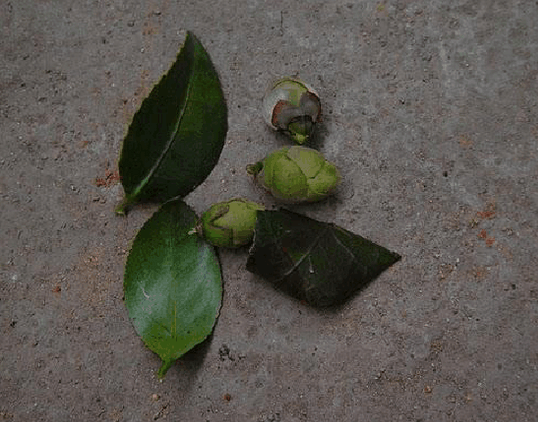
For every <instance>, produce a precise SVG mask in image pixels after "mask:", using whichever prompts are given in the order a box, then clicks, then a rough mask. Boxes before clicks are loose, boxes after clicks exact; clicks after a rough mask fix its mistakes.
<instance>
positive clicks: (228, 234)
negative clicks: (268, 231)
mask: <svg viewBox="0 0 538 422" xmlns="http://www.w3.org/2000/svg"><path fill="white" fill-rule="evenodd" d="M264 209H265V208H264V207H263V205H260V204H257V203H256V202H251V201H247V200H246V199H243V198H234V199H231V200H230V201H227V202H219V203H217V204H213V205H212V206H211V207H210V208H209V209H208V210H207V211H206V212H204V213H203V214H202V216H201V218H200V221H199V223H198V225H197V226H196V232H197V233H198V235H200V236H202V237H203V238H204V239H205V240H207V241H208V242H209V243H211V244H212V245H214V246H221V247H227V248H237V247H239V246H243V245H248V244H249V243H250V242H251V241H252V237H253V236H254V228H255V226H256V214H257V212H258V211H263V210H264Z"/></svg>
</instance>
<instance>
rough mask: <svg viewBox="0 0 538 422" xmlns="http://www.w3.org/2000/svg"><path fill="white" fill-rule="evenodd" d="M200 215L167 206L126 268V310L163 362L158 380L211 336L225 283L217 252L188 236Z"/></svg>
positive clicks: (177, 204)
mask: <svg viewBox="0 0 538 422" xmlns="http://www.w3.org/2000/svg"><path fill="white" fill-rule="evenodd" d="M196 221H197V218H196V214H195V213H194V212H193V211H192V210H191V209H190V208H189V207H188V206H187V205H186V204H185V203H184V202H183V201H181V200H174V201H170V202H168V203H166V204H164V205H163V206H162V207H161V208H160V209H159V210H158V211H157V212H156V213H155V214H154V215H153V216H152V217H151V218H150V219H149V220H148V221H147V222H146V224H145V225H144V226H143V227H142V229H141V230H140V231H139V232H138V234H137V236H136V238H135V240H134V242H133V247H132V249H131V251H130V253H129V257H128V259H127V264H126V266H125V276H124V293H125V305H126V306H127V310H128V311H129V316H130V317H131V319H132V322H133V325H134V327H135V329H136V332H137V333H138V334H139V335H140V336H141V337H142V340H143V341H144V343H145V344H146V346H147V347H149V348H150V349H151V350H153V351H154V352H155V353H157V354H158V355H159V357H160V358H161V360H162V362H163V363H162V366H161V369H160V370H159V377H163V376H164V375H165V373H166V371H167V370H168V368H169V367H170V366H171V365H172V363H173V362H174V361H175V360H176V359H178V358H179V357H180V356H182V355H183V354H184V353H186V352H187V351H188V350H190V349H192V348H193V347H194V346H195V345H197V344H198V343H200V342H202V341H203V340H204V339H205V338H206V337H207V336H208V335H209V334H210V333H211V331H212V329H213V325H214V324H215V320H216V318H217V316H218V312H219V309H220V303H221V296H222V279H221V273H220V266H219V262H218V259H217V256H216V253H215V249H214V248H213V246H211V245H209V244H208V243H206V242H205V241H204V240H202V239H201V238H199V237H198V236H197V235H193V234H189V233H188V232H189V230H191V229H192V228H193V227H194V226H195V225H196Z"/></svg>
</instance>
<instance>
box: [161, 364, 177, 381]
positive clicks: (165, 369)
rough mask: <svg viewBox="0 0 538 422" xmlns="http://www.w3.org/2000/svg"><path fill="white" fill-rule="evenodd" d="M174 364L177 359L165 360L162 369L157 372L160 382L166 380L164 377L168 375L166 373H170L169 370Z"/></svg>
mask: <svg viewBox="0 0 538 422" xmlns="http://www.w3.org/2000/svg"><path fill="white" fill-rule="evenodd" d="M174 362H175V359H171V360H163V363H162V365H161V367H160V368H159V372H157V377H158V378H159V379H160V380H162V379H163V378H164V376H165V375H166V373H167V372H168V370H169V369H170V367H171V366H172V364H173V363H174Z"/></svg>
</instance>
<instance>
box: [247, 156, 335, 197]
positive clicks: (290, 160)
mask: <svg viewBox="0 0 538 422" xmlns="http://www.w3.org/2000/svg"><path fill="white" fill-rule="evenodd" d="M247 171H248V172H249V173H250V174H253V175H255V176H256V181H257V182H258V183H259V184H260V185H261V186H263V187H264V188H265V189H267V190H268V191H270V192H271V194H272V195H273V196H274V197H275V198H277V199H280V200H281V201H283V202H288V203H297V202H315V201H319V200H321V199H323V198H325V197H326V196H327V195H329V194H330V193H331V192H332V191H333V190H334V189H335V188H336V186H337V185H338V184H339V183H340V180H341V177H340V172H339V171H338V169H337V168H336V166H335V165H334V164H332V163H331V162H329V161H327V160H326V159H325V157H323V155H321V153H320V152H319V151H316V150H315V149H311V148H306V147H300V146H292V147H284V148H281V149H279V150H277V151H274V152H272V153H271V154H269V155H268V156H267V157H265V159H264V160H263V161H260V162H258V163H256V164H254V165H250V166H247Z"/></svg>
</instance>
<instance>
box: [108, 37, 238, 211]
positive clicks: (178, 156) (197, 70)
mask: <svg viewBox="0 0 538 422" xmlns="http://www.w3.org/2000/svg"><path fill="white" fill-rule="evenodd" d="M227 116H228V114H227V109H226V102H225V99H224V95H223V93H222V89H221V86H220V82H219V79H218V75H217V72H216V71H215V68H214V67H213V64H212V63H211V59H210V58H209V55H208V54H207V52H206V51H205V50H204V48H203V46H202V44H201V43H200V41H198V39H197V38H196V37H195V36H194V35H193V34H192V33H191V32H189V33H187V38H186V40H185V44H184V45H183V47H182V49H181V51H180V52H179V54H178V56H177V59H176V61H175V63H174V64H173V65H172V67H171V68H170V70H169V71H168V73H166V74H165V75H164V76H163V77H162V79H161V80H160V81H159V83H157V84H156V85H155V86H154V87H153V90H152V91H151V93H150V94H149V96H148V97H147V98H146V99H145V100H144V101H143V102H142V105H141V106H140V109H139V110H138V111H137V112H136V114H135V115H134V117H133V121H132V123H131V125H130V126H129V130H128V132H127V135H126V136H125V139H124V141H123V146H122V151H121V155H120V161H119V171H120V176H121V182H122V184H123V188H124V190H125V201H124V203H123V204H122V206H120V207H119V209H118V212H120V213H121V212H122V211H123V208H124V207H126V206H127V205H129V204H132V203H134V202H138V201H149V200H152V201H166V200H168V199H171V198H174V197H176V196H185V195H187V194H188V193H189V192H191V191H192V190H193V189H194V188H195V187H196V186H198V185H199V184H201V183H202V182H203V181H204V180H205V178H206V177H207V176H208V175H209V173H210V172H211V170H212V169H213V167H215V165H216V164H217V161H218V159H219V156H220V153H221V151H222V148H223V146H224V141H225V138H226V132H227V130H228V120H227V119H228V117H227Z"/></svg>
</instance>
